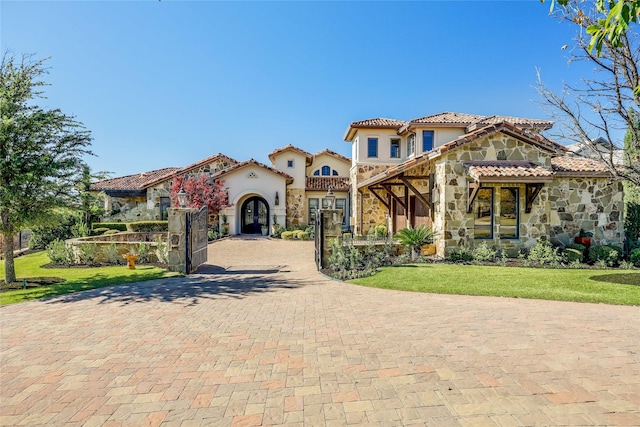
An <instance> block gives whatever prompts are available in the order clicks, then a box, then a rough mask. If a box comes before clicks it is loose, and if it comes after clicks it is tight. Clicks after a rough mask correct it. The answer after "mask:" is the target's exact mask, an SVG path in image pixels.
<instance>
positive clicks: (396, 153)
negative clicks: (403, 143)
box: [391, 138, 400, 159]
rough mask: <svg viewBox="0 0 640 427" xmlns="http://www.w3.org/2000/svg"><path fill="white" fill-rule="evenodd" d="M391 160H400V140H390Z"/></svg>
mask: <svg viewBox="0 0 640 427" xmlns="http://www.w3.org/2000/svg"><path fill="white" fill-rule="evenodd" d="M391 158H392V159H399V158H400V139H395V138H394V139H392V140H391Z"/></svg>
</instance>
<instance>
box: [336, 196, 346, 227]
mask: <svg viewBox="0 0 640 427" xmlns="http://www.w3.org/2000/svg"><path fill="white" fill-rule="evenodd" d="M346 207H347V199H336V209H341V210H342V224H346V222H347V211H346Z"/></svg>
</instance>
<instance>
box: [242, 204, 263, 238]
mask: <svg viewBox="0 0 640 427" xmlns="http://www.w3.org/2000/svg"><path fill="white" fill-rule="evenodd" d="M241 215H242V232H243V233H247V234H258V233H261V232H262V226H265V227H268V226H269V205H268V204H267V202H266V200H264V199H263V198H262V197H258V196H253V197H250V198H248V199H247V200H245V201H244V203H243V204H242V210H241Z"/></svg>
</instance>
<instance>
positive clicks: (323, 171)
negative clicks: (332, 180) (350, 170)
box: [313, 166, 338, 176]
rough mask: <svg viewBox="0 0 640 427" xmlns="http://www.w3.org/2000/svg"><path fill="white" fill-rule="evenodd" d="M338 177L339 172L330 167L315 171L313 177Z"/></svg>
mask: <svg viewBox="0 0 640 427" xmlns="http://www.w3.org/2000/svg"><path fill="white" fill-rule="evenodd" d="M320 175H322V176H338V171H336V170H335V169H331V167H329V166H322V167H321V168H320V169H316V170H314V171H313V176H320Z"/></svg>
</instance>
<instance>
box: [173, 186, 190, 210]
mask: <svg viewBox="0 0 640 427" xmlns="http://www.w3.org/2000/svg"><path fill="white" fill-rule="evenodd" d="M176 197H177V198H178V205H180V207H181V208H186V207H187V197H189V194H187V192H186V191H184V187H183V186H180V192H179V193H178V194H176Z"/></svg>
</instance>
